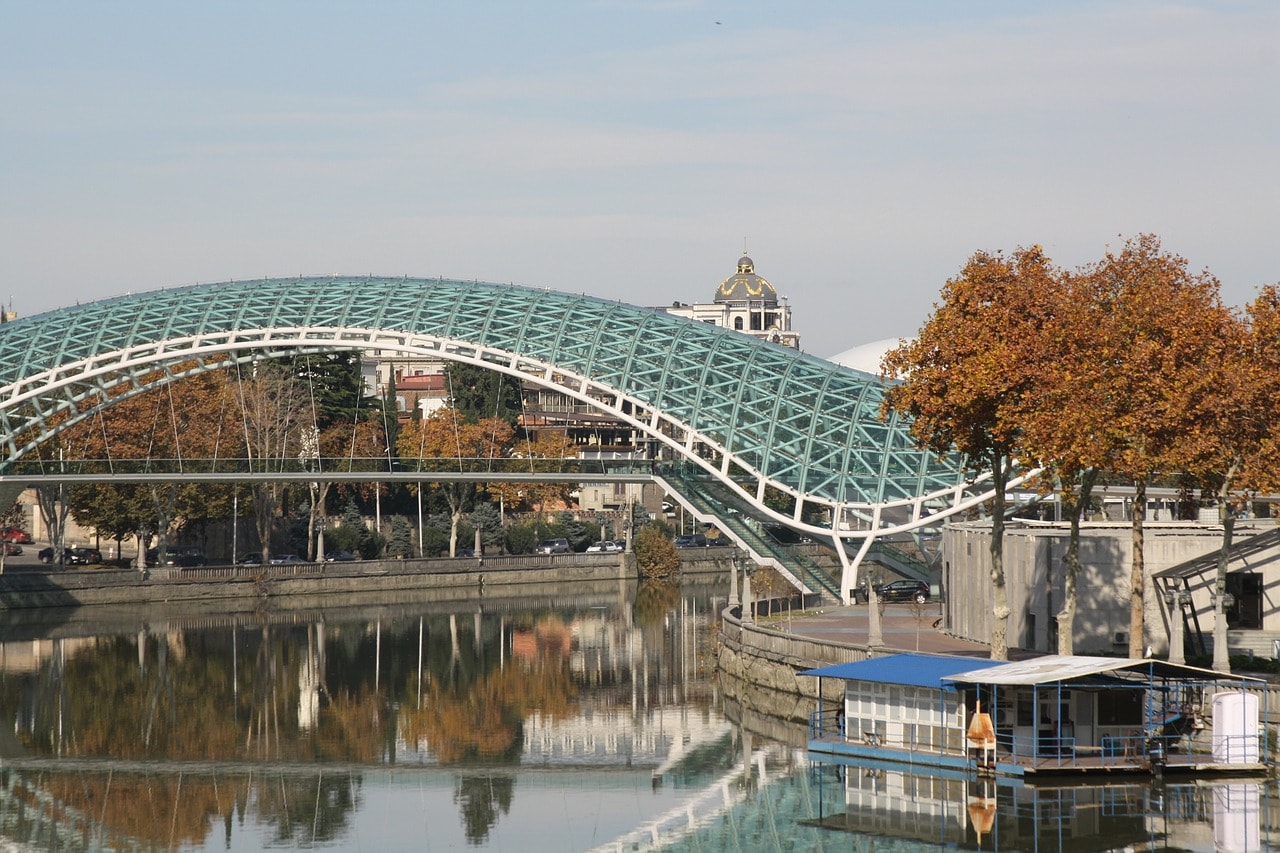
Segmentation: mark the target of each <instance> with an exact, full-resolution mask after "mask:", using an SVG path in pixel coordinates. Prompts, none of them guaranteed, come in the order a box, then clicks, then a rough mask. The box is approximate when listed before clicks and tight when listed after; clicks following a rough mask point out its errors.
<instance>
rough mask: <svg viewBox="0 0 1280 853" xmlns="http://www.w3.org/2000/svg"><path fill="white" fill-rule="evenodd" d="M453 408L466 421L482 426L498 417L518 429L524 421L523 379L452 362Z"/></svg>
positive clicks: (448, 372)
mask: <svg viewBox="0 0 1280 853" xmlns="http://www.w3.org/2000/svg"><path fill="white" fill-rule="evenodd" d="M444 377H445V390H446V391H447V392H448V394H449V405H450V406H452V407H453V408H455V409H457V410H458V411H459V412H461V413H462V418H463V420H464V421H466V422H467V423H470V424H474V423H479V422H480V421H483V420H488V419H489V418H498V419H499V420H502V421H506V422H507V424H508V425H510V426H512V427H514V426H515V425H516V422H517V421H518V420H519V418H520V411H521V403H520V380H519V379H516V378H515V377H514V376H508V375H506V374H505V373H500V372H498V371H496V370H490V369H489V368H487V367H480V366H478V365H474V364H465V363H463V362H458V361H451V362H449V364H448V365H446V366H445V370H444Z"/></svg>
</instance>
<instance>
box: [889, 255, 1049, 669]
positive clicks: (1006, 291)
mask: <svg viewBox="0 0 1280 853" xmlns="http://www.w3.org/2000/svg"><path fill="white" fill-rule="evenodd" d="M1059 275H1060V273H1059V272H1058V270H1057V269H1056V268H1054V267H1053V266H1052V265H1051V264H1050V262H1049V260H1048V258H1046V257H1045V255H1044V253H1043V251H1042V250H1041V249H1040V248H1039V247H1038V246H1037V247H1033V248H1031V249H1019V250H1018V251H1016V252H1015V253H1014V254H1013V255H1012V257H1010V258H1006V257H1004V256H1003V255H1002V254H1000V253H996V254H989V253H986V252H979V253H977V254H975V255H974V256H973V257H971V258H970V259H969V261H968V263H966V264H965V267H964V269H963V270H962V271H961V273H960V275H958V276H957V277H955V278H953V279H951V280H950V281H948V282H947V283H946V285H945V286H944V287H943V290H942V302H941V304H939V305H936V306H935V307H934V311H933V314H932V315H931V316H930V317H929V319H928V320H927V321H926V323H925V325H924V327H923V328H921V330H920V332H919V334H918V335H917V337H916V339H915V340H913V341H908V342H904V343H903V344H902V345H901V346H899V347H898V348H897V349H895V350H893V351H891V352H890V353H888V354H887V355H886V356H885V359H884V363H883V365H882V366H883V369H884V372H885V374H886V376H887V378H889V379H891V380H898V384H895V385H892V386H891V387H889V388H888V389H887V390H886V393H885V399H884V405H883V409H882V415H883V416H885V417H888V416H889V415H891V414H895V413H896V414H899V415H902V416H906V417H909V418H910V430H911V434H912V436H913V437H914V438H915V439H916V441H917V442H919V444H920V445H921V446H922V447H925V448H928V449H930V450H932V451H934V452H935V453H938V454H940V455H942V454H949V453H953V452H957V451H958V452H959V453H961V454H962V455H963V459H964V464H965V465H966V467H967V468H968V469H969V470H970V471H972V472H973V473H974V474H982V473H988V474H990V478H991V479H990V488H991V490H992V493H993V496H992V499H991V519H992V530H991V584H992V616H993V625H992V631H991V657H992V659H994V660H1005V659H1007V658H1008V654H1009V648H1008V621H1009V598H1008V591H1007V589H1006V587H1005V575H1004V563H1003V551H1004V519H1005V514H1006V511H1007V509H1006V502H1005V490H1006V488H1007V487H1008V485H1009V481H1010V478H1011V471H1012V470H1013V468H1014V467H1015V466H1016V464H1017V463H1016V460H1017V458H1018V457H1019V455H1020V452H1021V449H1022V430H1021V426H1020V424H1019V422H1018V420H1017V418H1016V417H1015V415H1016V413H1017V411H1018V403H1019V402H1020V401H1021V400H1023V399H1024V398H1027V397H1030V396H1032V395H1033V394H1034V393H1035V387H1034V385H1033V384H1031V381H1030V377H1029V376H1027V375H1026V374H1025V373H1023V372H1022V371H1021V369H1020V368H1019V365H1020V364H1021V359H1022V358H1023V356H1024V347H1025V346H1026V342H1027V341H1029V340H1034V339H1035V338H1036V337H1037V336H1039V335H1041V334H1043V329H1044V327H1045V326H1046V325H1047V324H1048V321H1049V319H1050V317H1049V315H1048V312H1047V307H1048V305H1047V303H1046V301H1045V300H1044V299H1042V298H1041V294H1042V293H1044V292H1045V291H1046V289H1049V288H1052V287H1054V286H1055V279H1056V278H1057V277H1058V276H1059Z"/></svg>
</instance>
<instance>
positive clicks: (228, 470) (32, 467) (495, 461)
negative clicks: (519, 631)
mask: <svg viewBox="0 0 1280 853" xmlns="http://www.w3.org/2000/svg"><path fill="white" fill-rule="evenodd" d="M653 470H654V463H653V462H652V461H648V460H637V459H576V458H566V459H529V458H492V459H490V458H469V457H450V458H437V459H388V458H387V457H385V456H383V457H346V456H326V457H316V456H312V457H306V458H285V459H252V458H247V457H222V458H218V459H192V458H184V459H165V458H151V459H60V460H47V459H19V460H16V461H13V462H10V463H7V464H5V465H3V466H0V474H3V475H5V476H10V477H22V476H33V477H35V476H38V477H49V478H57V477H59V476H71V477H84V476H93V475H102V476H104V477H105V476H112V475H138V474H218V475H234V474H245V475H264V474H267V475H269V474H286V475H293V476H297V475H302V476H314V477H315V478H317V479H320V478H323V477H324V476H325V475H327V474H330V475H331V474H344V475H347V474H353V473H356V474H359V473H367V474H372V475H379V474H386V473H395V474H400V475H412V474H419V473H420V474H455V473H462V474H490V473H492V474H495V475H544V476H545V475H556V476H559V475H564V476H571V477H573V478H574V479H582V478H589V477H591V476H593V475H598V476H617V475H636V476H650V475H652V473H653Z"/></svg>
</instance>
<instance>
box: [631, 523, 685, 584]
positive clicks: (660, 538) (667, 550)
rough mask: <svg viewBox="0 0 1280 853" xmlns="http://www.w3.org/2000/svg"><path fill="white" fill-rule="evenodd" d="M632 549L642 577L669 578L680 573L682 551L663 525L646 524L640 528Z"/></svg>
mask: <svg viewBox="0 0 1280 853" xmlns="http://www.w3.org/2000/svg"><path fill="white" fill-rule="evenodd" d="M632 550H633V551H634V552H635V555H636V565H637V567H638V568H639V570H640V576H641V577H644V578H669V577H672V576H674V575H678V574H680V552H679V551H678V550H676V546H675V544H674V543H673V542H672V541H671V537H670V536H669V535H668V533H667V531H666V530H664V529H663V528H662V527H661V526H659V525H657V524H646V525H645V526H644V527H642V528H640V532H639V533H637V534H636V538H635V542H634V543H632Z"/></svg>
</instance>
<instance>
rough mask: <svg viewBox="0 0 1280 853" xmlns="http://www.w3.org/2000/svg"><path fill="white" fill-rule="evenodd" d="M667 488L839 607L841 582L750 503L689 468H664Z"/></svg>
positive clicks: (661, 472)
mask: <svg viewBox="0 0 1280 853" xmlns="http://www.w3.org/2000/svg"><path fill="white" fill-rule="evenodd" d="M657 474H658V477H659V479H660V480H661V481H662V483H663V486H664V488H665V489H666V490H667V491H668V492H669V493H671V494H673V495H676V496H677V498H678V499H679V500H682V501H683V502H685V503H686V504H687V505H688V508H689V509H690V510H691V511H692V512H693V513H694V515H695V516H697V517H699V518H701V519H703V520H706V521H714V522H715V523H716V524H717V525H718V526H719V527H720V529H721V530H723V531H724V532H726V533H727V534H729V537H730V538H731V539H733V540H734V541H735V542H736V543H737V544H738V545H739V546H740V547H741V548H742V549H743V550H745V551H746V552H747V553H749V554H750V555H751V557H752V559H754V560H755V561H756V562H760V563H767V564H773V565H775V566H777V567H778V568H781V569H783V570H785V571H786V572H789V573H790V574H792V575H793V576H794V577H795V578H796V579H797V580H799V581H800V582H801V583H803V584H804V585H805V586H806V587H808V590H802V591H807V592H811V593H816V594H818V595H819V596H820V597H821V599H822V601H823V602H824V603H827V604H839V603H840V602H841V601H842V600H843V599H842V598H841V595H840V587H839V583H838V582H837V580H836V579H835V578H833V577H832V576H831V573H830V572H828V571H827V570H826V569H824V568H823V567H822V566H820V565H818V563H816V562H815V561H814V560H813V559H811V558H810V557H808V556H807V555H805V554H803V553H801V552H800V550H799V549H797V548H794V547H792V546H791V545H788V544H786V543H784V542H779V541H778V540H777V539H776V538H775V537H774V536H773V535H771V534H770V533H769V532H768V531H767V530H765V529H764V528H763V526H761V525H760V523H759V522H758V521H756V520H755V519H754V518H752V517H751V515H750V511H751V507H750V506H749V505H748V504H747V502H746V501H744V500H742V499H741V498H739V497H738V496H737V495H735V494H734V493H733V492H731V491H729V490H728V489H726V488H725V487H724V486H722V485H721V484H719V483H718V482H716V481H715V480H713V479H711V478H710V477H705V476H699V475H698V474H696V473H695V472H694V471H693V470H692V469H689V468H688V467H686V466H677V465H663V466H659V468H658V471H657Z"/></svg>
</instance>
